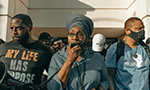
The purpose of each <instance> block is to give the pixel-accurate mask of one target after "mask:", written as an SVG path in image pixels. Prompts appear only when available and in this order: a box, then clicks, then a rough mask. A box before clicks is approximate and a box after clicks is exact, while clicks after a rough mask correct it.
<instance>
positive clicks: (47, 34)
mask: <svg viewBox="0 0 150 90" xmlns="http://www.w3.org/2000/svg"><path fill="white" fill-rule="evenodd" d="M50 38H51V35H50V34H49V33H47V32H42V33H41V34H40V35H39V37H38V39H39V40H42V39H47V40H49V41H50Z"/></svg>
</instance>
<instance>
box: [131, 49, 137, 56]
mask: <svg viewBox="0 0 150 90" xmlns="http://www.w3.org/2000/svg"><path fill="white" fill-rule="evenodd" d="M131 50H132V48H131ZM132 51H133V50H132ZM133 52H134V51H133ZM136 53H137V47H136V50H135V52H134V54H133V57H134V58H137V57H138V55H137V54H136Z"/></svg>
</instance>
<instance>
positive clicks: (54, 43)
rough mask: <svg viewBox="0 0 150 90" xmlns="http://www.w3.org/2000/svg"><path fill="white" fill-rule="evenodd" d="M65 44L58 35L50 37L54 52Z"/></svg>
mask: <svg viewBox="0 0 150 90" xmlns="http://www.w3.org/2000/svg"><path fill="white" fill-rule="evenodd" d="M64 45H65V44H64V43H63V41H62V40H61V39H60V38H59V37H54V38H52V39H51V44H50V46H51V48H52V49H53V51H54V53H55V52H58V51H60V50H61V49H62V48H63V46H64Z"/></svg>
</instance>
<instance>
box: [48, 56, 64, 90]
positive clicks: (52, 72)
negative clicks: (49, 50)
mask: <svg viewBox="0 0 150 90" xmlns="http://www.w3.org/2000/svg"><path fill="white" fill-rule="evenodd" d="M57 62H58V61H57V56H56V55H54V56H53V57H52V59H51V63H50V66H49V69H48V79H50V78H51V80H50V81H49V82H48V83H47V89H48V90H63V88H62V85H61V81H60V80H59V78H58V73H57V72H58V71H59V70H60V66H61V64H60V63H57Z"/></svg>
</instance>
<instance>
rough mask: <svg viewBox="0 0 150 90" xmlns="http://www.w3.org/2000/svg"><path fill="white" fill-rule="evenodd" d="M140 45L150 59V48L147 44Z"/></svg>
mask: <svg viewBox="0 0 150 90" xmlns="http://www.w3.org/2000/svg"><path fill="white" fill-rule="evenodd" d="M140 44H141V45H142V46H143V48H144V49H145V51H146V52H147V55H148V57H149V58H150V49H149V46H148V45H147V44H145V43H144V42H143V41H141V42H140Z"/></svg>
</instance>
